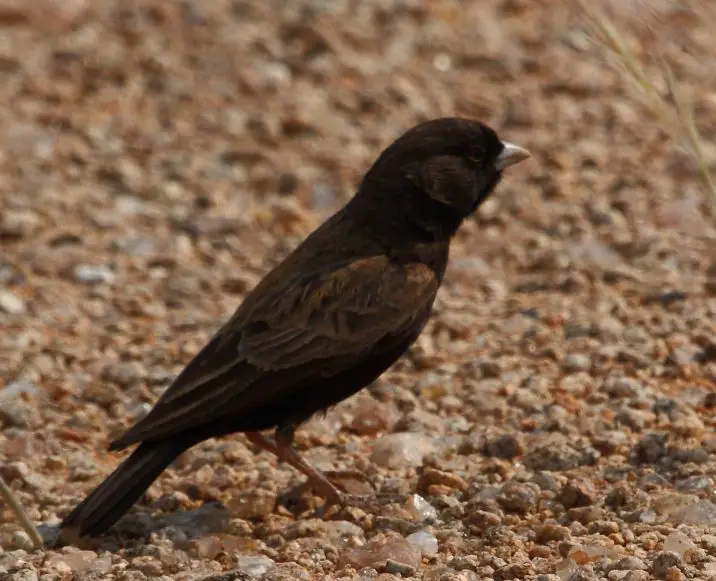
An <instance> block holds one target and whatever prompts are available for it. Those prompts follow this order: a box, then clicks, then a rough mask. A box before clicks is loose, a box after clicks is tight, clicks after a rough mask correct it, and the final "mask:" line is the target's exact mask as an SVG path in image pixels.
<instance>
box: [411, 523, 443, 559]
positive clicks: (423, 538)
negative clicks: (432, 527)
mask: <svg viewBox="0 0 716 581" xmlns="http://www.w3.org/2000/svg"><path fill="white" fill-rule="evenodd" d="M405 540H406V541H408V542H409V543H410V544H412V545H414V546H415V547H417V548H418V550H419V551H420V552H421V553H422V554H423V555H435V554H437V552H438V539H437V537H436V536H435V535H434V534H433V533H431V532H430V531H429V530H427V529H424V530H422V531H416V532H414V533H412V534H410V535H408V536H407V537H405Z"/></svg>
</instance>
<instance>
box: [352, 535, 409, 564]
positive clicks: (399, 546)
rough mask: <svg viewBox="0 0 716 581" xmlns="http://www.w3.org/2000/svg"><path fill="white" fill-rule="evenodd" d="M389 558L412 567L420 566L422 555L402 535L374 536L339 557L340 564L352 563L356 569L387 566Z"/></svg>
mask: <svg viewBox="0 0 716 581" xmlns="http://www.w3.org/2000/svg"><path fill="white" fill-rule="evenodd" d="M388 560H391V561H393V562H395V563H401V564H403V565H407V566H408V567H412V568H413V569H414V570H415V569H417V568H418V567H419V566H420V562H421V560H422V555H421V552H420V550H419V549H418V548H417V547H416V546H415V545H414V544H413V543H411V542H409V541H407V540H406V539H403V538H400V537H389V538H374V539H372V540H370V541H368V542H367V543H366V544H365V545H363V546H362V547H355V548H351V549H347V550H345V551H344V552H343V553H342V554H341V556H340V558H339V561H338V562H339V566H341V567H345V566H346V565H350V566H352V567H353V568H355V569H359V570H360V569H363V568H364V567H373V568H375V569H378V568H383V567H385V564H386V562H387V561H388Z"/></svg>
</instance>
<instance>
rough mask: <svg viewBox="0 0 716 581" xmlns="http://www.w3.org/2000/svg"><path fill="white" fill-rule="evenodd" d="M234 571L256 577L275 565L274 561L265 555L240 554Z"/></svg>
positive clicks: (261, 575)
mask: <svg viewBox="0 0 716 581" xmlns="http://www.w3.org/2000/svg"><path fill="white" fill-rule="evenodd" d="M236 564H237V567H236V569H235V571H236V572H238V573H240V574H241V575H248V576H249V577H253V578H255V579H258V578H259V577H263V576H264V575H265V574H266V573H267V572H268V571H270V570H271V569H272V568H273V567H275V566H276V562H275V561H274V560H273V559H270V558H269V557H267V556H266V555H240V556H239V558H238V560H237V563H236Z"/></svg>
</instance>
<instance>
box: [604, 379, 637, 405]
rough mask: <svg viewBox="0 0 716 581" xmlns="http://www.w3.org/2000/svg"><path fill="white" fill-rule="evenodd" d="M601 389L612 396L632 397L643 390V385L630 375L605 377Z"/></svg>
mask: <svg viewBox="0 0 716 581" xmlns="http://www.w3.org/2000/svg"><path fill="white" fill-rule="evenodd" d="M602 390H604V391H605V392H607V394H608V395H609V396H610V397H612V398H615V399H617V398H633V397H636V396H637V395H638V394H640V393H642V391H644V385H643V384H642V383H641V382H640V381H638V380H636V379H632V378H631V377H615V376H612V377H607V378H606V379H605V380H604V383H603V384H602Z"/></svg>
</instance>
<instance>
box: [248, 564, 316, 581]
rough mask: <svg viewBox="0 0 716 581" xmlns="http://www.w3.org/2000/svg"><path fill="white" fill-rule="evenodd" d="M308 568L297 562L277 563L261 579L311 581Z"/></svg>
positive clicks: (311, 576)
mask: <svg viewBox="0 0 716 581" xmlns="http://www.w3.org/2000/svg"><path fill="white" fill-rule="evenodd" d="M312 579H313V575H311V574H310V573H309V572H308V571H306V569H304V568H303V567H301V566H300V565H297V564H296V563H277V564H276V565H275V566H274V567H272V568H271V569H269V571H268V572H267V573H266V574H265V575H264V576H263V577H262V579H261V581H311V580H312Z"/></svg>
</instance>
